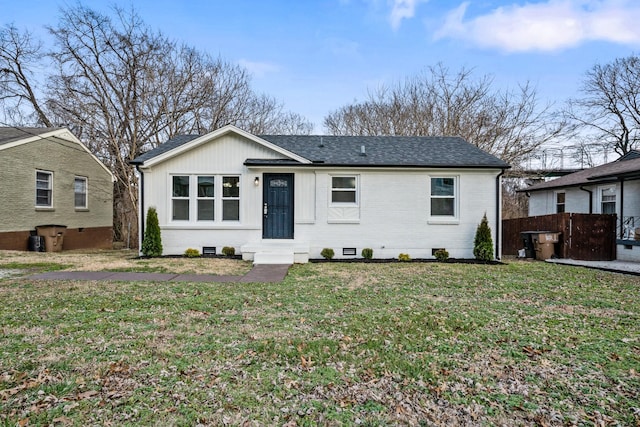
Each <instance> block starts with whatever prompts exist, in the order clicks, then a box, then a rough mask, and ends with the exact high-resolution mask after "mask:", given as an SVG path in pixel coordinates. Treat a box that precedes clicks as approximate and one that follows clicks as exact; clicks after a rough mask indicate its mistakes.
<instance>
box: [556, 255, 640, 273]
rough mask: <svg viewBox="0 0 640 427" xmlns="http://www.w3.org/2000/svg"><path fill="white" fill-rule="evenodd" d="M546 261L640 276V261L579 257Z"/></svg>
mask: <svg viewBox="0 0 640 427" xmlns="http://www.w3.org/2000/svg"><path fill="white" fill-rule="evenodd" d="M546 262H551V263H554V264H564V265H576V266H580V267H586V268H595V269H598V270H604V271H611V272H614V273H623V274H633V275H636V276H640V262H630V261H581V260H577V259H564V258H554V259H548V260H546Z"/></svg>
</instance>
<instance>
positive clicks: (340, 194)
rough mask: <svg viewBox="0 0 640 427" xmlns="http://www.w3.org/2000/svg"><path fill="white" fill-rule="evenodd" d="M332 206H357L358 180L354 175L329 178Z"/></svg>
mask: <svg viewBox="0 0 640 427" xmlns="http://www.w3.org/2000/svg"><path fill="white" fill-rule="evenodd" d="M331 203H332V204H350V205H356V204H358V179H357V176H355V175H343V176H332V177H331Z"/></svg>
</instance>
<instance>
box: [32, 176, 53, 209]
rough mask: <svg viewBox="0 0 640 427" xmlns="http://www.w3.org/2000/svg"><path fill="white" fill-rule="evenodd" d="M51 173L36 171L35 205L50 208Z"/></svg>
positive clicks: (51, 193) (51, 191)
mask: <svg viewBox="0 0 640 427" xmlns="http://www.w3.org/2000/svg"><path fill="white" fill-rule="evenodd" d="M52 188H53V173H52V172H45V171H36V206H37V207H41V208H50V207H52V206H53V204H52V195H53V190H52Z"/></svg>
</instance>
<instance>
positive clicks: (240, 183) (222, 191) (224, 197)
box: [220, 174, 242, 222]
mask: <svg viewBox="0 0 640 427" xmlns="http://www.w3.org/2000/svg"><path fill="white" fill-rule="evenodd" d="M225 178H238V195H237V196H225V195H224V184H225V183H224V180H225ZM241 196H242V176H240V175H237V174H222V175H220V199H221V206H220V207H221V209H220V220H221V221H223V222H240V219H241V217H242V209H241V208H242V205H241V203H240V198H241ZM234 200H237V201H238V219H225V217H224V202H225V201H234Z"/></svg>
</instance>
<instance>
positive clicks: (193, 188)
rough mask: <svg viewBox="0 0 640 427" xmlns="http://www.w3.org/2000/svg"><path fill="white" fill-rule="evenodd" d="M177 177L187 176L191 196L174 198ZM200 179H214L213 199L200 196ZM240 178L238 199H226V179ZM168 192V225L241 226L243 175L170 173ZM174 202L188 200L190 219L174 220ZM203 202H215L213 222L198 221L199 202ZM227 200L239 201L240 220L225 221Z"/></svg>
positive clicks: (207, 220)
mask: <svg viewBox="0 0 640 427" xmlns="http://www.w3.org/2000/svg"><path fill="white" fill-rule="evenodd" d="M177 176H186V177H188V179H189V196H188V197H174V196H173V178H174V177H177ZM200 177H213V197H200V196H199V195H198V178H200ZM229 177H232V178H238V186H239V187H238V190H239V191H238V196H237V197H224V191H223V184H224V178H229ZM167 186H168V188H167V191H168V196H169V197H168V203H167V213H168V215H167V216H168V225H175V226H178V227H180V226H181V225H185V226H186V225H190V226H196V225H197V226H198V227H205V228H206V227H207V226H216V227H217V226H222V225H223V224H224V225H226V226H232V227H234V226H235V225H237V224H239V223H240V221H241V220H242V215H243V214H242V187H243V175H242V174H238V173H211V172H202V173H191V172H189V173H170V174H168V180H167ZM174 200H188V201H189V210H188V214H189V219H173V201H174ZM201 200H213V220H210V219H204V220H200V219H198V202H199V201H201ZM225 200H237V201H238V219H237V220H236V219H224V201H225Z"/></svg>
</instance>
